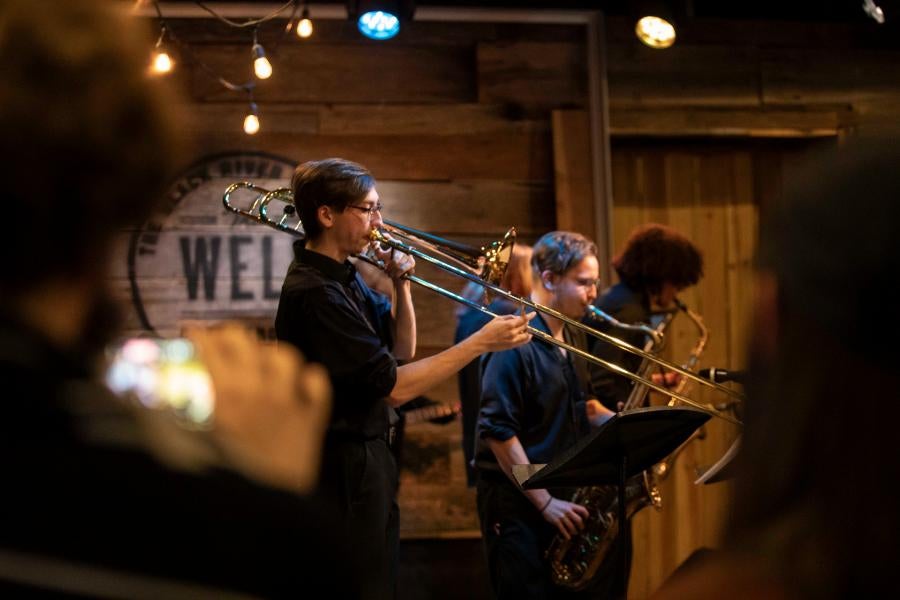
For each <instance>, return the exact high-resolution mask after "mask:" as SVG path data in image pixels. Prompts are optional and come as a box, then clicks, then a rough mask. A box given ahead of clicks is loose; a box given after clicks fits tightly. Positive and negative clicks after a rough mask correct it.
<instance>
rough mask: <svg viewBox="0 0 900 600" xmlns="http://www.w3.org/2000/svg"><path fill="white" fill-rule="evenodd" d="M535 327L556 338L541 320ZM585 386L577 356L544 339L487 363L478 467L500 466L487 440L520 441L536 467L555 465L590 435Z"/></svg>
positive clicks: (498, 354)
mask: <svg viewBox="0 0 900 600" xmlns="http://www.w3.org/2000/svg"><path fill="white" fill-rule="evenodd" d="M531 326H532V327H534V328H536V329H539V330H541V331H544V332H546V333H548V334H549V333H550V330H549V329H548V328H547V324H546V323H545V322H544V320H543V317H541V316H540V315H539V316H538V317H537V318H535V319H534V320H532V321H531ZM584 400H585V393H584V382H583V381H582V380H580V379H579V377H578V374H577V370H576V367H575V364H574V363H573V360H572V356H571V354H570V353H567V355H566V356H563V354H562V352H560V349H559V347H557V346H554V345H552V344H549V343H547V342H545V341H543V340H540V339H538V338H533V339H532V341H531V342H530V343H528V344H525V345H524V346H519V347H518V348H513V349H511V350H504V351H503V352H495V353H493V354H489V355H487V356H486V357H485V358H484V364H483V368H482V378H481V410H480V412H479V415H478V424H477V428H476V433H475V437H476V451H475V464H476V466H477V467H478V468H479V469H484V470H489V471H498V470H500V466H499V465H498V464H497V459H496V458H495V457H494V454H493V452H491V449H490V447H489V446H488V444H487V441H486V440H485V438H487V437H490V438H493V439H496V440H499V441H506V440H509V439H510V438H512V437H514V436H515V437H518V439H519V441H520V442H521V443H522V447H523V448H524V449H525V454H526V455H527V456H528V460H529V461H530V462H531V463H549V462H550V461H551V460H552V459H553V458H554V457H556V456H557V455H558V454H560V453H561V452H562V451H564V450H566V449H568V448H569V447H571V446H572V445H573V444H575V442H576V441H577V440H578V438H579V437H581V436H582V435H584V434H586V433H588V430H589V425H588V421H587V417H586V415H585V410H584Z"/></svg>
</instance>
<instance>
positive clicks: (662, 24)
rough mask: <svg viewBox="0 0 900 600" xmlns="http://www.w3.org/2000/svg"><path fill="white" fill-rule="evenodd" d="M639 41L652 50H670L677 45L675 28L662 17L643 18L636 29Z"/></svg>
mask: <svg viewBox="0 0 900 600" xmlns="http://www.w3.org/2000/svg"><path fill="white" fill-rule="evenodd" d="M634 32H635V34H636V35H637V37H638V39H639V40H641V41H642V42H644V44H646V45H647V46H650V47H651V48H659V49H662V48H668V47H669V46H671V45H672V44H674V43H675V27H674V26H673V25H672V24H671V23H669V22H668V21H666V20H665V19H662V18H660V17H649V16H648V17H642V18H641V19H640V20H639V21H638V22H637V25H635V27H634Z"/></svg>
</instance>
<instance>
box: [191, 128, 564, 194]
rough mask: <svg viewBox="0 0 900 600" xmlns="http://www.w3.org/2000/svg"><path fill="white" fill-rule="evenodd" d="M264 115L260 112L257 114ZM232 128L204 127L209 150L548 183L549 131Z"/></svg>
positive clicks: (396, 175)
mask: <svg viewBox="0 0 900 600" xmlns="http://www.w3.org/2000/svg"><path fill="white" fill-rule="evenodd" d="M260 118H261V119H264V118H265V117H264V115H261V117H260ZM248 138H249V136H245V135H243V134H242V133H239V132H238V131H235V130H225V129H222V130H217V131H211V132H207V133H206V134H205V135H203V136H202V138H201V139H200V140H199V145H200V147H202V148H204V149H206V150H207V151H209V152H225V151H229V150H234V149H235V148H242V149H244V150H265V151H267V152H274V153H276V154H279V155H283V156H290V157H292V158H293V159H294V160H296V161H297V162H298V163H299V162H303V161H307V160H316V159H321V158H325V157H329V156H340V157H342V158H346V159H349V160H353V161H356V162H360V163H362V164H364V165H365V166H366V167H368V168H369V170H371V171H372V173H374V174H375V175H376V177H378V178H380V179H406V180H409V181H417V180H418V181H421V180H443V181H447V180H453V179H492V180H496V179H509V180H534V181H545V182H549V181H550V179H551V177H552V172H553V162H552V158H551V146H550V134H549V132H546V133H531V134H526V133H522V134H505V135H497V134H483V135H458V136H440V135H383V136H376V135H370V136H354V135H348V136H338V135H302V134H301V135H293V134H290V133H286V132H269V131H266V130H261V131H260V132H259V133H258V134H256V135H255V136H253V137H252V138H249V139H248Z"/></svg>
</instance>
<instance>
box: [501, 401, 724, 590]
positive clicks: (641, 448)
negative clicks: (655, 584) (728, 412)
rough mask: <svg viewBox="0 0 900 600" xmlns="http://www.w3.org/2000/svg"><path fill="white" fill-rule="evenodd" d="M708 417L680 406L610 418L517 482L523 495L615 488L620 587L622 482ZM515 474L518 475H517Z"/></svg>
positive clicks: (656, 459) (676, 444)
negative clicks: (537, 490)
mask: <svg viewBox="0 0 900 600" xmlns="http://www.w3.org/2000/svg"><path fill="white" fill-rule="evenodd" d="M710 416H711V415H710V414H709V413H707V412H704V411H702V410H697V409H695V408H684V407H680V406H650V407H647V408H637V409H634V410H630V411H628V412H623V413H619V414H616V415H615V416H613V417H612V418H610V419H609V420H608V421H607V422H606V423H604V424H603V425H601V426H600V427H599V428H597V430H596V431H594V432H592V433H591V434H590V435H589V436H587V437H585V438H582V439H581V440H579V441H578V443H577V444H575V445H574V446H572V447H571V448H569V449H568V450H566V451H565V452H563V453H562V454H560V455H559V456H558V457H556V458H554V459H553V460H552V461H551V462H550V463H549V464H547V465H546V466H544V467H542V468H539V469H538V470H537V471H536V472H534V473H533V474H532V475H531V476H530V477H528V478H527V479H525V480H524V481H520V485H521V486H522V487H523V488H525V489H535V488H546V487H582V486H591V485H603V484H610V485H617V486H618V492H619V502H618V504H619V506H618V512H619V530H618V534H617V535H618V538H619V548H620V557H621V563H622V565H621V566H622V569H621V576H622V583H623V584H624V582H625V581H626V579H627V577H628V573H626V572H625V567H626V562H625V560H624V558H625V557H624V552H622V551H621V548H624V546H623V544H624V540H625V538H624V533H625V482H626V480H627V479H628V478H629V477H632V476H634V475H637V474H638V473H640V472H642V471H646V470H647V469H649V468H650V467H652V466H653V465H655V464H656V463H658V462H660V461H661V460H663V459H664V458H665V457H666V456H668V455H669V454H671V453H672V452H673V451H674V450H675V449H676V448H678V447H679V446H680V445H681V444H683V443H684V442H686V441H687V439H688V438H689V437H690V436H691V434H692V433H694V431H696V430H697V429H699V428H700V426H701V425H703V424H704V423H706V422H707V421H708V420H709V419H710ZM519 473H522V471H521V470H519Z"/></svg>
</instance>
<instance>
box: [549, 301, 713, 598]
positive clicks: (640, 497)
mask: <svg viewBox="0 0 900 600" xmlns="http://www.w3.org/2000/svg"><path fill="white" fill-rule="evenodd" d="M676 302H677V306H678V308H679V309H680V310H682V311H684V312H685V313H686V314H687V315H688V316H689V317H690V319H691V320H692V321H693V322H694V324H695V325H696V326H697V328H698V331H699V332H700V335H699V339H698V341H697V343H696V344H695V345H694V348H693V349H692V350H691V354H690V357H689V358H688V361H687V363H686V366H685V368H687V369H694V368H695V366H696V364H697V362H698V360H699V358H700V355H701V354H702V352H703V349H704V348H705V347H706V341H707V339H708V331H707V329H706V327H705V326H704V325H703V321H702V319H700V317H699V316H698V315H697V314H696V313H693V312H692V311H690V310H689V309H688V308H687V307H686V306H685V305H684V304H682V303H681V302H680V301H676ZM673 316H674V314H670V315H668V316H667V318H666V319H665V320H663V322H662V323H661V324H660V325H659V326H658V327H657V328H656V330H655V331H656V333H657V335H650V339H649V340H648V342H647V344H646V346H645V350H646V351H651V352H654V353H658V352H659V351H660V350H661V349H662V343H663V339H664V338H663V337H662V334H663V331H664V329H665V328H666V327H667V326H668V324H669V322H670V321H671V319H672V317H673ZM611 322H612V323H613V324H614V325H616V326H622V324H619V323H618V322H615V321H611ZM627 327H628V328H637V327H640V328H646V327H647V326H645V325H631V326H627ZM653 368H654V365H653V363H651V362H650V361H649V360H646V359H644V361H643V362H642V363H641V367H640V369H639V374H640V375H641V377H642V378H649V377H650V376H651V371H652V370H653ZM686 381H687V379H686V378H682V379H681V381H680V382H679V384H678V393H681V392H682V391H683V389H684V387H685V386H686ZM647 391H648V388H647V387H646V386H644V385H640V384H635V386H634V388H632V390H631V394H630V395H629V396H628V400H627V401H626V402H625V406H624V407H623V409H622V410H623V411H625V410H629V409H632V408H638V407H640V406H642V405H643V404H644V401H645V399H646V395H647ZM683 447H684V446H683V445H682V446H681V447H680V448H679V449H678V450H676V451H675V452H674V453H673V455H670V456H669V457H667V458H666V459H665V460H664V461H662V462H661V463H659V464H658V465H655V466H654V467H653V468H652V469H650V470H648V471H644V472H642V473H639V474H637V475H635V476H633V477H631V478H629V479H628V480H626V482H625V518H626V520H627V519H630V518H631V517H632V516H633V515H634V514H635V513H637V512H638V511H640V510H642V509H644V508H646V507H648V506H653V507H654V508H656V509H657V510H659V509H661V508H662V496H661V495H660V492H659V487H658V484H659V482H660V481H661V480H662V479H664V478H665V477H666V476H667V475H668V473H669V471H670V470H671V461H674V457H675V456H677V454H678V453H679V452H680V451H681V449H683ZM571 502H574V503H575V504H580V505H582V506H584V507H585V508H587V509H588V512H589V513H590V514H589V516H588V518H587V519H586V520H585V523H584V529H583V530H581V531H580V532H578V533H576V534H575V535H573V536H571V537H570V538H569V539H568V540H567V539H565V538H563V537H562V535H559V534H557V535H556V536H555V537H554V538H553V541H552V542H551V544H550V547H549V548H548V549H547V554H546V556H547V558H548V560H549V562H550V573H551V577H552V579H553V582H554V583H555V584H556V585H558V586H560V587H563V588H567V589H571V590H575V591H578V590H582V589H584V588H586V587H587V586H588V585H589V584H590V583H591V581H592V580H593V579H594V577H595V576H596V574H597V571H598V570H599V569H600V567H601V565H602V564H603V562H604V561H605V560H606V557H607V555H608V554H609V550H610V548H611V546H612V544H613V542H614V541H615V539H616V536H617V535H618V531H619V522H618V514H619V513H618V509H619V495H618V489H617V487H616V486H614V485H596V486H586V487H581V488H578V489H577V490H576V491H575V493H574V494H573V496H572V499H571Z"/></svg>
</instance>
